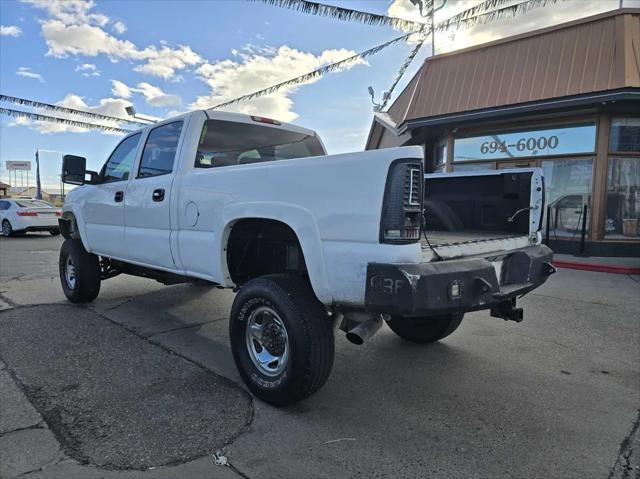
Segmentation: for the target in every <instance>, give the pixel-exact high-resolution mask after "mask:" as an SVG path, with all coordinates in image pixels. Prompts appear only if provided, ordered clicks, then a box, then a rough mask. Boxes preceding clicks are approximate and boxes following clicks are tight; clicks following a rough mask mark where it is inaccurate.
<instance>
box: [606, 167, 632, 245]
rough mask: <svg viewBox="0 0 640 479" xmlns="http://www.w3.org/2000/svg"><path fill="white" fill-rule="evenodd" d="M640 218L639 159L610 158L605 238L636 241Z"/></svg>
mask: <svg viewBox="0 0 640 479" xmlns="http://www.w3.org/2000/svg"><path fill="white" fill-rule="evenodd" d="M638 218H640V158H623V157H620V158H616V157H611V156H610V157H609V174H608V177H607V215H606V221H605V236H607V237H608V238H609V239H611V238H616V237H618V238H629V239H631V238H634V239H637V238H638V236H640V235H639V234H638V233H639V231H638Z"/></svg>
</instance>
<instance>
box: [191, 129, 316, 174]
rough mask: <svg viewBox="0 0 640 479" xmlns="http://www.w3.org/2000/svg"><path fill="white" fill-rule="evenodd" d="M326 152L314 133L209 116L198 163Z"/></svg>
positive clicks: (254, 160)
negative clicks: (308, 133)
mask: <svg viewBox="0 0 640 479" xmlns="http://www.w3.org/2000/svg"><path fill="white" fill-rule="evenodd" d="M324 154H325V151H324V148H323V147H322V144H321V143H320V141H319V140H318V139H317V138H316V137H315V136H313V135H307V134H304V133H299V132H296V131H289V130H283V129H280V128H273V127H269V126H264V125H252V124H249V123H238V122H233V121H221V120H207V121H206V122H205V124H204V128H203V130H202V135H201V136H200V144H199V146H198V153H197V155H196V162H195V166H196V167H197V168H212V167H217V166H231V165H243V164H246V163H260V162H264V161H274V160H289V159H293V158H304V157H307V156H320V155H324Z"/></svg>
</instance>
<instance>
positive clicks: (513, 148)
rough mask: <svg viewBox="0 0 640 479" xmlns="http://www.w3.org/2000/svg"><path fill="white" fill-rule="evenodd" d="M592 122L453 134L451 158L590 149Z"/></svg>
mask: <svg viewBox="0 0 640 479" xmlns="http://www.w3.org/2000/svg"><path fill="white" fill-rule="evenodd" d="M595 147H596V125H595V123H589V124H583V125H573V126H567V127H561V128H545V129H538V130H521V131H516V132H514V131H511V132H503V133H499V132H498V133H495V134H491V135H484V136H475V137H470V138H456V140H455V143H454V161H476V160H498V159H503V160H510V159H513V158H523V157H531V156H550V155H575V154H580V153H593V152H594V151H595Z"/></svg>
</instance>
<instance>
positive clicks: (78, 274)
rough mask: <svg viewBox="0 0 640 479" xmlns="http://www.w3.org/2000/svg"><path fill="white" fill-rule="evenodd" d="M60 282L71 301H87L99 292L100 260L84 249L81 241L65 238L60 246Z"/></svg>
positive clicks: (91, 299)
mask: <svg viewBox="0 0 640 479" xmlns="http://www.w3.org/2000/svg"><path fill="white" fill-rule="evenodd" d="M59 270H60V282H61V283H62V290H63V291H64V295H65V296H66V297H67V299H68V300H69V301H71V302H72V303H88V302H89V301H93V300H94V299H95V298H96V296H98V293H99V292H100V260H99V259H98V257H97V256H96V255H95V254H91V253H89V252H87V250H85V249H84V246H83V245H82V241H80V240H77V239H66V240H65V241H64V243H62V248H60V262H59Z"/></svg>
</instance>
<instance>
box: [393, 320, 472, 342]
mask: <svg viewBox="0 0 640 479" xmlns="http://www.w3.org/2000/svg"><path fill="white" fill-rule="evenodd" d="M463 317H464V314H463V313H456V314H441V315H438V316H427V317H423V318H402V317H399V316H392V317H391V319H390V320H389V321H387V324H388V325H389V327H390V328H391V331H393V332H394V333H396V334H397V335H398V336H400V337H401V338H402V339H405V340H407V341H411V342H413V343H432V342H434V341H439V340H440V339H443V338H446V337H447V336H449V335H450V334H451V333H453V332H454V331H455V330H456V329H458V326H460V323H461V322H462V318H463Z"/></svg>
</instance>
